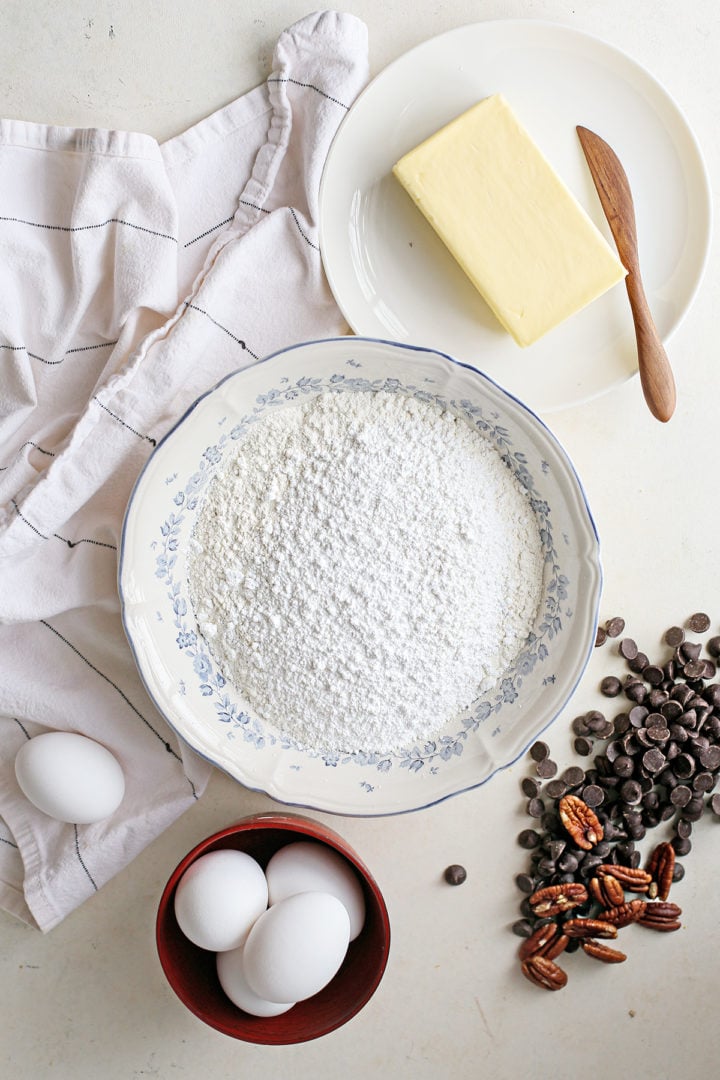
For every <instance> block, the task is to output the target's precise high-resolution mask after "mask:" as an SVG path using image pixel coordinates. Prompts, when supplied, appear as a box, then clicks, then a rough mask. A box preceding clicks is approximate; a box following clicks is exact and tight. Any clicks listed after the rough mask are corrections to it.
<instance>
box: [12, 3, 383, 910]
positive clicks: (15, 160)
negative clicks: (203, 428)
mask: <svg viewBox="0 0 720 1080" xmlns="http://www.w3.org/2000/svg"><path fill="white" fill-rule="evenodd" d="M366 79H367V34H366V29H365V26H364V25H363V24H362V23H361V22H360V21H359V20H357V19H356V18H354V17H353V16H350V15H344V14H339V13H336V12H329V11H326V12H320V13H315V14H313V15H309V16H307V17H306V18H304V19H302V20H301V21H300V22H298V23H296V24H295V25H294V26H292V27H291V28H290V29H289V30H286V31H285V32H284V33H283V34H282V36H281V37H280V39H279V41H278V43H277V46H276V49H275V54H274V60H273V66H272V72H271V74H270V76H269V77H268V79H267V81H266V83H264V84H263V85H262V86H260V87H257V88H256V89H255V90H253V91H251V92H250V93H249V94H246V95H245V96H244V97H242V98H240V99H239V100H237V101H235V102H234V103H232V104H231V105H229V106H227V107H226V108H224V109H222V110H220V111H219V112H217V113H216V114H214V115H213V116H211V117H209V118H207V119H206V120H204V121H202V122H201V123H199V124H197V125H196V126H195V127H193V128H192V129H191V130H189V131H187V132H185V133H184V134H182V135H180V136H178V137H177V138H174V139H171V140H170V141H169V142H166V143H164V144H161V145H159V144H158V143H157V142H156V141H155V140H154V139H152V138H150V137H149V136H146V135H142V134H139V133H134V132H130V133H128V132H119V131H100V130H95V129H89V130H75V129H69V128H58V127H50V126H44V125H39V124H32V123H24V122H14V121H4V122H2V121H0V365H2V366H1V367H0V371H1V372H2V374H1V375H0V815H1V817H2V822H0V906H2V907H4V908H5V909H6V910H8V911H10V912H12V913H14V914H15V915H17V916H18V917H20V918H22V919H24V920H26V921H27V922H30V923H32V924H34V925H36V926H38V927H40V928H41V929H42V930H48V929H50V928H51V927H52V926H54V925H56V924H57V923H58V922H59V921H60V920H61V919H62V918H64V917H65V916H66V915H67V914H68V913H69V912H70V911H72V910H73V909H74V908H76V907H77V906H78V905H79V904H80V903H82V902H83V901H84V900H85V899H86V898H88V897H90V896H92V895H93V894H94V893H95V892H96V891H97V890H98V889H99V888H100V886H101V885H102V884H103V883H104V882H106V881H107V880H108V879H109V878H110V877H111V876H112V875H114V874H115V873H116V872H117V871H118V870H120V869H121V868H122V867H124V866H125V865H126V864H127V863H128V862H129V861H130V860H131V859H132V858H133V857H134V856H135V855H136V854H137V853H138V852H139V851H140V850H142V848H143V847H145V845H146V844H147V843H148V842H149V841H150V840H152V839H153V838H154V837H155V836H157V835H158V834H159V832H160V831H161V830H162V829H164V828H166V827H167V826H168V825H169V824H170V823H171V822H172V821H173V820H174V819H175V818H176V817H177V816H178V815H179V814H180V813H182V812H183V811H184V810H185V809H187V808H188V807H189V806H191V805H193V803H194V801H195V800H196V799H197V798H198V797H199V796H200V795H201V793H202V791H203V789H204V788H205V786H206V784H207V781H208V778H209V772H210V767H209V766H208V765H207V763H206V762H204V761H202V760H200V759H199V758H198V757H197V756H196V755H194V754H193V753H192V752H191V751H189V750H188V749H187V747H185V746H184V745H183V744H182V743H181V742H179V740H178V739H177V738H176V737H175V735H174V733H173V732H172V730H171V729H170V728H169V726H168V725H167V724H166V723H165V721H164V719H163V718H162V717H161V716H160V715H159V713H158V712H157V711H156V710H155V709H154V707H153V705H152V704H151V702H150V699H149V698H148V696H147V694H146V692H145V690H144V688H143V685H142V683H141V681H140V679H139V676H138V674H137V672H136V669H135V665H134V662H133V659H132V656H131V653H130V649H129V646H128V644H127V642H126V640H125V637H124V633H123V629H122V625H121V620H120V613H119V602H118V596H117V585H116V572H117V555H118V543H119V537H120V531H121V524H122V517H123V513H124V510H125V506H126V504H127V500H128V496H129V494H130V491H131V489H132V485H133V483H134V481H135V479H136V477H137V475H138V473H139V472H140V470H141V468H142V466H143V464H144V462H145V461H146V459H147V457H148V455H149V454H150V453H151V452H152V449H153V447H154V446H155V445H156V444H157V443H158V442H159V441H160V439H161V438H162V437H163V435H164V434H165V433H166V432H167V431H168V429H169V428H170V427H171V426H172V425H173V423H174V422H175V421H176V420H177V419H178V417H179V416H180V415H181V414H182V413H183V412H184V410H185V409H186V408H187V407H188V405H189V404H190V403H191V402H192V401H193V400H194V399H195V398H196V397H197V396H198V395H199V394H201V393H203V392H204V391H206V390H207V389H208V388H210V387H212V386H213V385H214V384H215V383H216V382H218V381H219V380H220V379H221V378H222V377H224V376H225V375H227V374H228V373H229V372H230V371H233V370H235V369H237V368H239V367H243V366H245V365H247V364H250V363H252V362H253V360H255V359H256V358H258V357H261V356H263V355H266V354H268V353H270V352H272V351H274V350H276V349H278V348H281V347H282V346H286V345H290V344H292V343H293V342H297V341H302V340H307V339H309V338H318V337H323V336H333V335H336V334H339V333H343V332H346V331H347V327H346V324H345V322H344V320H343V318H342V316H341V314H340V312H339V310H338V308H337V306H336V304H335V302H334V300H333V298H332V295H331V293H330V291H329V289H328V286H327V283H326V281H325V278H324V276H323V272H322V264H321V259H320V250H319V242H318V231H317V219H318V196H319V181H320V174H321V171H322V167H323V163H324V160H325V157H326V154H327V151H328V148H329V145H330V142H331V140H332V137H333V135H334V133H335V131H336V130H337V127H338V125H339V123H340V121H341V120H342V119H343V118H344V116H345V115H346V113H347V110H348V107H349V106H350V104H351V102H352V101H353V99H354V98H355V96H356V95H357V93H358V92H359V90H360V89H361V87H362V85H363V84H364V82H365V81H366ZM49 730H70V731H77V732H81V733H83V734H85V735H88V736H91V737H93V738H95V739H97V740H98V741H99V742H101V743H102V744H103V745H105V746H107V747H108V748H109V749H110V750H111V751H112V752H113V753H114V754H115V755H116V756H117V758H118V759H119V761H120V763H121V765H122V767H123V770H124V773H125V778H126V795H125V799H124V800H123V803H122V804H121V806H120V808H119V810H118V811H117V812H116V813H115V814H114V815H113V816H112V817H111V818H109V819H107V820H106V821H104V822H100V823H98V824H95V825H77V826H75V825H72V824H62V823H60V822H56V821H53V820H52V819H50V818H48V817H47V816H46V815H44V814H43V813H42V812H40V811H39V810H36V809H35V808H34V807H33V806H32V805H31V804H30V802H29V801H28V800H27V799H26V798H25V797H24V796H23V794H22V792H21V791H20V789H19V787H18V785H17V782H16V780H15V774H14V767H13V763H14V758H15V754H16V753H17V751H18V749H19V748H20V746H22V745H23V744H24V742H25V741H26V740H27V739H29V738H33V737H34V736H35V735H37V734H39V733H41V732H44V731H49Z"/></svg>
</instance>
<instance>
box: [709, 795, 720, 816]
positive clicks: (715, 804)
mask: <svg viewBox="0 0 720 1080" xmlns="http://www.w3.org/2000/svg"><path fill="white" fill-rule="evenodd" d="M708 806H709V807H710V809H711V810H712V812H713V814H715V815H716V817H720V795H713V797H712V798H711V799H710V801H709V802H708Z"/></svg>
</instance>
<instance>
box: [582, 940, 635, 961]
mask: <svg viewBox="0 0 720 1080" xmlns="http://www.w3.org/2000/svg"><path fill="white" fill-rule="evenodd" d="M580 945H581V947H582V949H583V951H584V952H586V953H587V954H588V956H593V957H594V958H595V959H596V960H602V962H603V963H604V964H622V962H623V960H627V956H626V955H625V953H624V952H620V950H619V949H611V948H610V946H609V945H603V943H602V942H601V941H593V939H592V938H588V939H587V940H586V941H581V942H580Z"/></svg>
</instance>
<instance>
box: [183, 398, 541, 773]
mask: <svg viewBox="0 0 720 1080" xmlns="http://www.w3.org/2000/svg"><path fill="white" fill-rule="evenodd" d="M191 548H192V550H191V554H190V560H189V575H188V583H189V591H190V597H191V601H192V604H193V607H194V610H195V615H196V618H197V621H198V625H199V628H200V632H201V633H202V635H203V637H204V638H205V640H206V642H207V644H208V648H209V649H210V652H211V653H212V655H213V656H214V657H215V660H216V662H217V664H218V666H219V668H220V670H221V671H222V673H223V675H224V676H225V678H226V679H227V680H228V681H230V682H231V683H233V684H234V685H235V687H237V688H238V690H240V691H242V693H243V695H244V696H245V698H246V699H247V701H248V702H249V703H250V705H251V706H252V708H253V709H254V711H255V712H256V714H257V715H258V716H260V717H261V718H262V719H264V720H265V721H266V722H269V723H271V724H272V725H274V726H275V727H276V728H278V729H280V730H281V731H282V732H283V733H284V734H285V735H287V736H288V737H289V738H291V739H292V740H294V741H296V742H297V743H299V744H300V745H302V746H305V747H312V748H317V749H322V750H325V751H344V752H352V751H355V750H365V751H376V752H380V753H384V752H388V751H391V750H393V749H397V748H400V747H403V746H407V745H410V744H413V743H414V742H416V741H418V740H423V741H424V740H427V739H428V738H430V737H431V736H432V735H434V734H436V733H437V732H438V731H439V730H440V729H441V728H442V727H443V726H444V725H445V724H446V723H447V722H448V721H449V720H451V719H453V718H454V717H455V716H457V714H458V713H459V712H460V711H461V710H462V709H463V708H465V707H466V706H468V705H469V704H471V702H472V701H473V700H474V699H475V698H476V696H477V695H478V693H479V692H480V691H482V690H484V689H487V688H489V687H491V686H492V685H493V684H495V683H496V682H497V680H498V678H499V677H500V676H502V674H503V673H504V672H505V671H506V670H507V667H508V665H509V664H510V663H511V662H512V661H513V660H514V658H515V657H516V655H517V653H518V651H519V649H520V647H521V646H522V644H523V643H524V641H525V639H526V638H527V635H528V633H529V632H530V630H531V628H532V624H533V621H534V619H535V616H536V613H537V610H538V605H539V601H540V594H541V587H542V572H543V555H542V550H541V542H540V536H539V531H538V526H537V522H536V519H535V517H534V514H533V512H532V509H531V507H530V505H529V501H528V498H527V494H526V492H525V491H524V490H523V488H522V487H521V485H520V484H519V483H518V481H517V480H516V478H515V477H514V475H513V474H512V473H511V472H510V470H509V469H508V468H507V467H506V466H505V465H504V464H503V462H502V460H501V458H500V456H499V454H498V453H497V451H496V450H495V448H494V447H493V446H492V445H491V444H490V442H489V441H488V440H486V439H484V438H483V437H482V436H481V435H479V434H478V433H477V432H476V431H474V430H473V429H471V428H470V427H469V426H468V425H467V424H466V423H465V422H464V421H462V420H459V419H457V418H456V417H455V416H453V415H452V414H451V413H449V412H446V411H444V410H442V409H440V408H439V407H436V406H434V405H429V404H425V403H423V402H420V401H417V400H415V399H413V398H409V397H406V396H403V395H400V394H391V393H388V392H376V393H372V392H368V393H352V392H343V393H337V394H335V393H325V394H321V395H319V396H317V397H315V398H313V399H312V400H310V401H309V402H307V403H305V404H303V405H301V406H294V407H291V408H282V409H278V411H277V412H274V413H268V414H265V415H264V416H263V417H262V419H261V420H260V421H258V422H257V423H256V424H255V425H253V426H252V427H251V428H250V429H249V430H248V432H247V435H246V436H245V437H244V439H243V440H242V442H241V443H240V444H239V445H238V447H237V450H236V452H235V454H234V456H233V457H232V459H231V460H228V461H227V462H225V463H224V465H223V467H222V469H221V471H219V473H218V475H217V476H216V477H215V478H214V479H213V481H212V482H211V484H210V485H209V488H208V491H207V495H206V498H205V501H204V503H203V506H202V507H201V509H200V510H199V512H198V517H197V521H196V524H195V529H194V532H193V542H192V545H191Z"/></svg>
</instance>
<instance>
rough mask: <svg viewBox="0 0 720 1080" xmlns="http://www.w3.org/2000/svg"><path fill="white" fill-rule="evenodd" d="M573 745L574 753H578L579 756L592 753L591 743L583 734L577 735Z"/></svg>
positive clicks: (586, 755) (587, 755)
mask: <svg viewBox="0 0 720 1080" xmlns="http://www.w3.org/2000/svg"><path fill="white" fill-rule="evenodd" d="M573 746H574V747H575V753H576V754H580V756H581V757H589V756H590V754H592V750H593V744H592V742H591V741H590V739H586V738H585V737H584V736H582V735H579V736H578V738H577V739H576V740H575V742H574V743H573Z"/></svg>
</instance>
